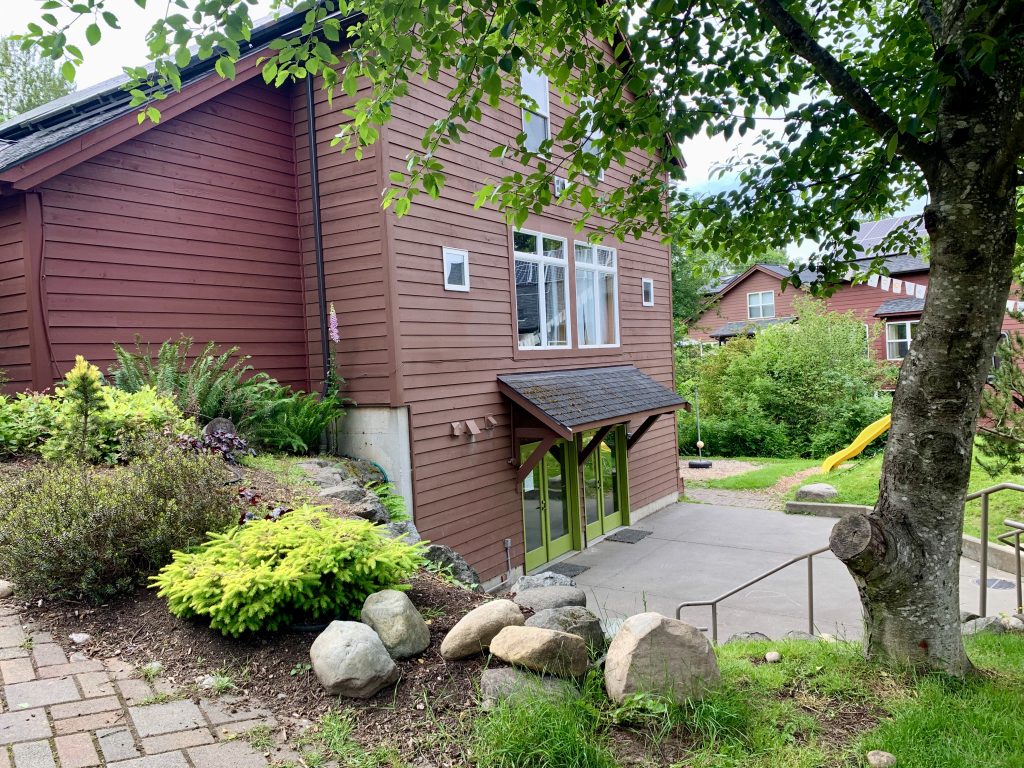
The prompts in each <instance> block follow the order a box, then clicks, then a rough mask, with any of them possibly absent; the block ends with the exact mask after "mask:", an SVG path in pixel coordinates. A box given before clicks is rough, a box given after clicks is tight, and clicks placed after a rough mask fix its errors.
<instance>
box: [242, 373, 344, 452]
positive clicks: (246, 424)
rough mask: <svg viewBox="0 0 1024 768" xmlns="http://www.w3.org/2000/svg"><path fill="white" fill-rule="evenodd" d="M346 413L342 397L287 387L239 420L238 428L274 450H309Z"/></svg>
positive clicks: (254, 440) (314, 446)
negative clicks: (288, 388) (289, 389)
mask: <svg viewBox="0 0 1024 768" xmlns="http://www.w3.org/2000/svg"><path fill="white" fill-rule="evenodd" d="M282 389H284V388H282ZM344 413H345V401H344V400H343V399H342V398H340V397H337V396H335V395H328V396H326V397H321V396H320V395H314V394H306V393H304V392H294V393H292V392H288V391H287V390H286V389H284V393H282V394H281V395H280V396H279V397H278V398H275V399H273V400H270V401H268V402H267V403H266V404H265V405H264V406H263V407H261V408H259V409H257V410H256V411H254V412H253V413H252V414H251V415H249V416H247V417H246V418H245V419H243V420H241V421H240V422H238V428H239V430H240V431H241V432H243V433H244V434H246V435H248V436H249V438H250V439H251V440H252V441H253V442H257V443H259V444H261V445H263V446H265V447H267V448H269V449H271V450H278V451H288V452H290V453H309V452H310V451H311V450H313V449H314V448H316V447H317V446H318V445H319V443H320V436H321V435H322V434H323V432H324V430H325V429H326V428H327V427H328V425H329V424H330V423H331V422H332V421H334V420H335V419H337V418H339V417H340V416H342V415H344Z"/></svg>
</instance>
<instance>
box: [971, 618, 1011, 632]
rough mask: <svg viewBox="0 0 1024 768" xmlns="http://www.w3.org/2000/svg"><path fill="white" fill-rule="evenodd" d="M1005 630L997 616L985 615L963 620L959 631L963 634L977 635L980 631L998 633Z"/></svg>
mask: <svg viewBox="0 0 1024 768" xmlns="http://www.w3.org/2000/svg"><path fill="white" fill-rule="evenodd" d="M1005 631H1006V627H1004V626H1003V622H1002V621H1001V620H1000V619H999V617H998V616H985V617H984V618H981V619H972V620H971V621H965V622H964V623H963V624H961V625H960V632H961V633H962V634H964V635H979V634H982V633H985V634H989V635H998V634H1001V633H1003V632H1005Z"/></svg>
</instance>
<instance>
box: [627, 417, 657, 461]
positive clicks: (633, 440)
mask: <svg viewBox="0 0 1024 768" xmlns="http://www.w3.org/2000/svg"><path fill="white" fill-rule="evenodd" d="M659 416H661V414H660V413H656V414H654V415H653V416H648V417H647V418H646V419H644V422H643V424H641V425H640V426H639V427H637V428H636V429H635V430H634V431H633V432H631V433H630V434H628V435H627V436H626V453H629V452H630V451H631V450H633V446H634V445H636V444H637V443H638V442H639V441H640V438H641V437H643V436H644V435H646V434H647V430H649V429H650V428H651V427H653V426H654V422H656V421H657V420H658V417H659Z"/></svg>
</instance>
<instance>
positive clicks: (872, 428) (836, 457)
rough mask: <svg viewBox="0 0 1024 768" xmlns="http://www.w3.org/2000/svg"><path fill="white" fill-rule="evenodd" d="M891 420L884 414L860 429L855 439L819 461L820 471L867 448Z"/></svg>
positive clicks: (826, 471)
mask: <svg viewBox="0 0 1024 768" xmlns="http://www.w3.org/2000/svg"><path fill="white" fill-rule="evenodd" d="M891 422H892V417H891V416H889V415H888V414H886V415H885V416H883V417H882V418H880V419H879V420H878V421H874V422H872V423H870V424H868V425H867V426H866V427H864V429H862V430H861V432H860V434H859V435H857V439H856V440H854V441H853V442H852V443H850V444H849V445H848V446H846V447H845V448H843V450H841V451H837V452H836V453H833V454H832V455H831V456H829V457H828V458H827V459H825V461H823V462H822V463H821V471H822V472H825V473H828V472H831V471H832V470H833V469H835V468H836V467H838V466H839V465H840V464H842V463H843V462H844V461H846V460H847V459H852V458H853V457H854V456H856V455H857V454H858V453H860V452H861V451H863V450H864V449H865V448H867V447H868V444H870V443H871V441H873V440H874V439H875V438H876V437H878V436H879V435H881V434H883V433H884V432H885V431H886V430H887V429H889V424H890V423H891Z"/></svg>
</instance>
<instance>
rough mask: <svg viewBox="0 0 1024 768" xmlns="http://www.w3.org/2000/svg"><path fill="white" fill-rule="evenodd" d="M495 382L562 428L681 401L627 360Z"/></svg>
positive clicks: (674, 405)
mask: <svg viewBox="0 0 1024 768" xmlns="http://www.w3.org/2000/svg"><path fill="white" fill-rule="evenodd" d="M498 381H500V382H501V383H502V384H504V385H505V386H506V387H508V388H509V389H511V390H513V391H514V392H515V393H516V394H517V395H519V397H521V398H523V399H525V400H527V401H528V402H529V403H530V404H531V405H533V406H534V407H536V408H537V409H539V410H540V411H542V412H543V413H544V414H545V415H546V416H547V417H548V418H550V419H551V420H552V421H554V422H555V423H557V424H559V425H561V426H562V427H564V428H566V429H568V430H570V431H573V432H578V431H580V430H579V428H580V427H585V426H586V425H588V424H594V423H597V422H606V421H608V420H609V419H618V418H622V420H623V421H627V420H628V419H629V417H630V416H632V415H634V414H637V413H644V412H649V411H657V410H665V411H670V410H676V409H678V408H682V407H683V406H684V405H685V404H686V401H685V400H684V399H683V398H681V397H680V396H679V395H677V394H676V393H675V392H673V391H672V390H671V389H669V388H668V387H665V386H663V385H662V384H659V383H658V382H656V381H655V380H654V379H652V378H651V377H650V376H648V375H647V374H645V373H643V372H642V371H640V370H638V369H637V368H635V367H634V366H632V365H622V366H614V367H609V368H578V369H573V370H565V371H544V372H541V373H513V374H502V375H500V376H498Z"/></svg>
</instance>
